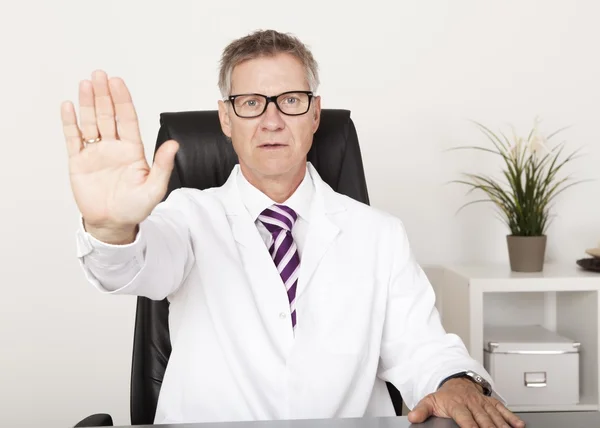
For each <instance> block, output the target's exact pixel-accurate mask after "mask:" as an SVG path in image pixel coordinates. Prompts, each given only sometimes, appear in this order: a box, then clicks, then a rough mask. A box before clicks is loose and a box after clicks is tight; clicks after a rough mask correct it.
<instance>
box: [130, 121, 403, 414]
mask: <svg viewBox="0 0 600 428" xmlns="http://www.w3.org/2000/svg"><path fill="white" fill-rule="evenodd" d="M160 125H161V126H160V130H159V133H158V138H157V141H156V149H158V147H160V145H161V144H162V143H164V142H165V141H167V140H169V139H174V140H176V141H177V142H178V143H179V146H180V147H179V151H178V153H177V156H176V158H175V168H174V170H173V173H172V175H171V179H170V182H169V187H168V190H167V195H166V196H168V195H169V193H170V192H171V191H173V190H174V189H177V188H180V187H188V188H197V189H206V188H210V187H216V186H221V185H222V184H223V183H225V181H226V180H227V177H228V176H229V174H230V173H231V170H232V168H233V167H234V166H235V164H236V163H237V162H238V160H237V156H236V154H235V152H234V151H233V148H232V145H231V143H230V142H229V141H228V140H227V138H226V137H225V135H224V134H223V132H222V130H221V126H220V123H219V118H218V114H217V111H216V110H215V111H193V112H178V113H163V114H161V116H160ZM308 160H309V161H310V162H312V164H313V165H314V166H315V168H316V169H317V171H318V172H319V174H320V175H321V177H322V178H323V180H324V181H325V182H326V183H328V184H329V185H330V186H331V187H332V188H333V189H334V190H336V191H337V192H339V193H342V194H345V195H347V196H350V197H352V198H354V199H356V200H358V201H360V202H364V203H366V204H368V203H369V197H368V194H367V185H366V181H365V174H364V169H363V165H362V158H361V154H360V148H359V145H358V137H357V134H356V129H355V127H354V124H353V122H352V119H350V112H349V111H348V110H327V109H324V110H323V111H322V112H321V123H320V126H319V129H318V131H317V132H316V133H315V135H314V139H313V145H312V147H311V150H310V152H309V155H308ZM166 196H165V198H166ZM168 314H169V304H168V302H167V300H166V299H165V300H162V301H152V300H150V299H147V298H145V297H139V298H138V301H137V309H136V319H135V332H134V344H133V361H132V370H131V423H132V424H133V425H139V424H152V423H153V421H154V415H155V413H156V403H157V401H158V394H159V392H160V387H161V384H162V379H163V375H164V372H165V368H166V366H167V362H168V360H169V356H170V354H171V343H170V338H169V327H168ZM390 387H391V385H388V388H390ZM391 391H392V393H394V392H393V390H391ZM396 392H397V390H396ZM392 397H394V396H393V395H392ZM398 397H399V394H398ZM397 405H398V403H397V399H396V400H395V403H394V406H397ZM400 407H401V404H400ZM396 411H397V412H398V409H396Z"/></svg>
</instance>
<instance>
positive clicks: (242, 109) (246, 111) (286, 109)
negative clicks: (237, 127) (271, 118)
mask: <svg viewBox="0 0 600 428" xmlns="http://www.w3.org/2000/svg"><path fill="white" fill-rule="evenodd" d="M312 99H313V93H312V92H311V91H288V92H284V93H282V94H279V95H273V96H272V97H268V96H266V95H263V94H238V95H230V96H229V97H228V98H227V99H226V100H225V101H229V102H230V103H231V105H232V106H233V111H234V112H235V114H236V115H237V116H239V117H242V118H251V117H258V116H260V115H262V114H263V113H264V112H265V111H266V110H267V107H268V106H269V103H270V102H273V103H275V105H276V106H277V109H278V110H279V111H280V112H281V113H283V114H285V115H287V116H301V115H303V114H305V113H306V112H307V111H308V109H310V103H311V101H312Z"/></svg>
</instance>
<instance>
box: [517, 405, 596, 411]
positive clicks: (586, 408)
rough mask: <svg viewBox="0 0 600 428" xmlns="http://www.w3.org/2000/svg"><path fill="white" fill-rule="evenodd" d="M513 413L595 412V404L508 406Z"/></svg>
mask: <svg viewBox="0 0 600 428" xmlns="http://www.w3.org/2000/svg"><path fill="white" fill-rule="evenodd" d="M508 409H509V410H510V411H511V412H513V413H519V412H522V413H525V412H597V411H598V405H597V404H566V405H556V404H553V405H547V406H508Z"/></svg>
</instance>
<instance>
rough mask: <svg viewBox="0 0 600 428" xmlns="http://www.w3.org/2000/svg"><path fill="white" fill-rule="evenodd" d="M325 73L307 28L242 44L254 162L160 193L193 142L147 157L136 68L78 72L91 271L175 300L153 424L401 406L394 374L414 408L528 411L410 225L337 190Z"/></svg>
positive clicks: (505, 417) (82, 206) (231, 119)
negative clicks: (499, 380) (468, 329)
mask: <svg viewBox="0 0 600 428" xmlns="http://www.w3.org/2000/svg"><path fill="white" fill-rule="evenodd" d="M318 82H319V81H318V72H317V64H316V62H315V60H314V58H313V56H312V54H311V53H310V51H309V50H308V49H307V48H306V47H305V46H304V45H303V44H302V43H301V42H300V41H299V40H297V39H296V38H294V37H292V36H289V35H285V34H281V33H277V32H275V31H261V32H256V33H254V34H250V35H248V36H246V37H244V38H241V39H239V40H236V41H234V42H233V43H231V44H230V45H229V46H228V47H227V48H226V49H225V51H224V53H223V57H222V60H221V71H220V78H219V87H220V90H221V93H222V95H223V99H222V100H221V101H219V104H218V106H219V118H220V121H221V127H222V130H223V132H224V133H225V134H226V135H227V136H228V137H230V139H231V143H232V144H233V147H234V149H235V151H236V153H237V155H238V157H239V165H238V166H236V167H235V168H234V170H233V171H232V173H231V176H230V177H229V179H228V181H227V183H226V184H225V185H223V186H222V187H220V188H215V189H209V190H205V191H199V190H195V189H179V190H176V191H174V192H172V193H171V194H170V196H169V197H168V198H167V200H166V201H165V202H162V203H161V202H160V201H161V200H162V198H163V196H164V195H165V192H166V188H167V183H168V179H169V176H170V173H171V170H172V168H173V161H174V156H175V153H176V152H177V148H178V146H177V143H176V142H175V141H168V142H166V143H164V144H163V145H162V146H161V148H160V149H159V150H158V152H157V153H156V156H155V161H154V165H153V166H152V168H150V167H149V166H148V165H147V163H146V160H145V156H144V151H143V146H142V142H141V139H140V133H139V129H138V121H137V117H136V112H135V109H134V107H133V103H132V101H131V97H130V94H129V92H128V90H127V88H126V86H125V84H124V83H123V81H122V80H120V79H117V78H111V79H110V80H109V79H108V78H107V76H106V74H105V73H104V72H102V71H98V72H95V73H93V76H92V80H91V82H90V81H83V82H82V83H81V85H80V92H79V97H80V116H81V117H80V126H79V125H78V122H77V118H76V113H75V108H74V106H73V104H72V103H70V102H67V103H64V104H63V106H62V121H63V125H64V132H65V136H66V140H67V147H68V153H69V168H70V177H71V185H72V189H73V194H74V197H75V200H76V202H77V205H78V208H79V210H80V212H81V214H82V219H83V221H82V226H81V229H80V230H79V231H78V235H77V236H78V255H79V257H80V259H81V263H82V267H83V270H84V272H85V274H86V276H87V278H88V280H89V281H90V282H91V283H92V284H93V285H94V286H96V287H97V288H98V289H99V290H101V291H103V292H107V293H115V294H133V295H140V296H146V297H149V298H151V299H163V298H168V299H169V301H170V315H169V317H170V318H169V323H170V333H171V342H172V349H173V350H172V354H171V356H170V360H169V364H168V367H167V370H166V373H165V376H164V380H163V384H162V388H161V393H160V397H159V402H158V407H157V413H156V419H155V422H156V423H167V422H194V421H224V420H259V419H295V418H330V417H358V416H363V415H393V414H394V412H393V408H392V406H391V402H390V398H389V395H388V393H387V389H386V387H385V381H389V382H391V383H392V384H394V385H395V386H396V387H397V388H398V389H399V390H400V391H401V393H402V396H403V398H404V400H405V402H406V404H407V406H408V407H409V408H413V410H412V412H411V413H410V415H409V419H410V421H412V422H420V421H424V420H425V419H427V418H428V417H430V416H431V415H436V416H441V417H451V418H453V419H455V420H456V421H457V422H458V423H459V425H460V426H463V427H471V426H482V427H491V426H497V427H504V426H508V424H511V425H512V426H523V424H522V422H521V421H520V420H519V419H518V418H517V417H516V416H515V415H513V414H512V413H510V412H509V411H508V410H507V409H506V408H505V407H504V406H503V405H502V404H501V403H500V402H499V401H498V400H496V399H495V398H492V397H489V396H488V395H489V393H490V391H489V390H488V389H489V386H490V385H489V384H487V382H485V381H483V380H482V378H488V380H489V375H488V374H487V373H485V370H484V368H483V367H481V366H480V365H479V364H478V363H477V362H476V361H474V360H473V359H471V358H470V357H469V355H468V354H467V351H466V349H465V348H464V346H463V344H462V343H461V342H460V340H459V338H458V337H456V336H454V335H449V334H446V333H445V332H444V330H443V328H442V326H441V323H440V319H439V316H438V313H437V312H436V310H435V307H434V293H433V290H432V288H431V286H430V284H429V282H428V281H427V279H426V277H425V275H424V273H423V271H422V270H421V269H420V268H419V266H418V265H417V263H416V262H415V260H414V257H413V255H412V253H411V250H410V247H409V243H408V240H407V236H406V234H405V231H404V228H403V226H402V223H401V222H400V221H399V220H398V219H397V218H395V217H393V216H391V215H388V214H386V213H383V212H380V211H378V210H376V209H374V208H372V207H369V206H366V205H364V204H360V203H358V202H356V201H354V200H352V199H350V198H348V197H345V196H342V195H340V194H338V193H335V192H334V191H333V190H332V189H331V188H330V187H328V186H327V185H326V184H325V183H324V182H323V181H322V180H321V178H320V177H319V174H318V173H317V172H316V170H315V169H314V168H313V167H312V165H310V164H307V153H308V151H309V149H310V146H311V143H312V138H313V134H314V132H315V131H316V130H317V128H318V126H319V117H320V110H321V100H320V97H319V96H316V95H315V92H316V90H317V86H318ZM476 373H479V374H480V375H477V374H476ZM484 392H485V394H484ZM477 424H478V425H477Z"/></svg>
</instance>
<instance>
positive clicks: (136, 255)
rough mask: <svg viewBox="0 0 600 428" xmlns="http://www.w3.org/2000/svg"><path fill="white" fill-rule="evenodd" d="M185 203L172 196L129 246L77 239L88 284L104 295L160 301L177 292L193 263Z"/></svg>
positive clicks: (177, 195)
mask: <svg viewBox="0 0 600 428" xmlns="http://www.w3.org/2000/svg"><path fill="white" fill-rule="evenodd" d="M189 203H190V202H189V199H188V197H187V196H186V195H185V193H184V192H181V191H177V190H176V191H174V192H172V193H171V194H170V196H169V197H168V198H167V200H166V201H164V202H162V203H161V204H159V205H158V206H157V207H156V208H155V209H154V210H153V212H152V213H151V214H150V216H149V217H148V218H146V220H144V221H143V222H142V223H140V225H139V231H138V234H137V236H136V239H135V241H134V242H133V243H131V244H127V245H110V244H106V243H103V242H100V241H98V240H97V239H95V238H94V237H92V236H91V235H90V234H89V233H87V232H86V231H85V229H84V227H83V222H81V224H80V226H79V229H78V230H77V233H76V241H77V256H78V258H79V262H80V265H81V267H82V269H83V271H84V274H85V276H86V278H87V280H88V281H89V282H90V283H91V284H92V285H93V286H94V287H96V288H97V289H98V290H100V291H101V292H103V293H112V294H130V295H136V296H144V297H148V298H150V299H153V300H162V299H164V298H166V297H168V296H170V295H172V294H173V293H175V292H176V291H177V289H178V288H179V286H180V285H181V283H182V282H183V281H184V279H185V277H186V276H187V275H188V273H189V271H190V269H191V267H192V265H193V263H194V257H195V256H194V253H193V250H192V245H191V239H190V233H189V228H188V226H187V225H188V222H187V220H186V210H187V209H188V208H187V206H188V204H189Z"/></svg>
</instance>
